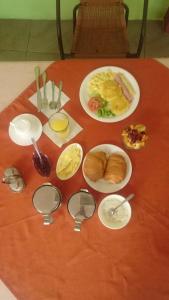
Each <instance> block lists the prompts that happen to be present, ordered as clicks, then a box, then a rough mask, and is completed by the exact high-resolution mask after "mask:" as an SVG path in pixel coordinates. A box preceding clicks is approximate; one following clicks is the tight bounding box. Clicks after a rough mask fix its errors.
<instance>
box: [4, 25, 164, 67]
mask: <svg viewBox="0 0 169 300" xmlns="http://www.w3.org/2000/svg"><path fill="white" fill-rule="evenodd" d="M139 28H140V23H139V22H137V21H130V22H129V27H128V32H129V40H130V45H131V50H134V49H136V46H137V40H138V31H139ZM62 29H63V37H64V46H65V50H66V51H67V52H69V49H70V45H71V38H72V22H71V21H64V22H63V27H62ZM141 56H142V57H169V34H168V33H164V32H163V30H162V22H160V21H149V22H148V26H147V37H146V41H145V45H144V48H143V51H142V54H141ZM58 58H59V51H58V45H57V38H56V27H55V21H32V20H0V61H24V60H29V61H34V60H39V61H43V60H44V61H48V60H56V59H58Z"/></svg>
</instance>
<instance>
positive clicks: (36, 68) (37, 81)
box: [34, 66, 40, 90]
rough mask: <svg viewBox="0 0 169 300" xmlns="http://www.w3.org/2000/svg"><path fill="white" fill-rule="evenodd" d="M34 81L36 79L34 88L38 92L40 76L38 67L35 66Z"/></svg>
mask: <svg viewBox="0 0 169 300" xmlns="http://www.w3.org/2000/svg"><path fill="white" fill-rule="evenodd" d="M34 71H35V79H36V86H37V90H39V76H40V68H39V66H36V67H35V69H34Z"/></svg>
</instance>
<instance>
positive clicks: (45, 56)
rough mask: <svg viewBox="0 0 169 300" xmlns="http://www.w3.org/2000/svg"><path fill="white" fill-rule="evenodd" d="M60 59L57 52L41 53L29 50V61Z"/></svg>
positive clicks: (27, 55)
mask: <svg viewBox="0 0 169 300" xmlns="http://www.w3.org/2000/svg"><path fill="white" fill-rule="evenodd" d="M58 59H60V57H59V55H58V54H56V53H40V52H27V54H26V60H28V61H36V60H37V61H48V60H49V61H53V60H58Z"/></svg>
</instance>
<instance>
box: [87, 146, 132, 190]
mask: <svg viewBox="0 0 169 300" xmlns="http://www.w3.org/2000/svg"><path fill="white" fill-rule="evenodd" d="M82 172H83V176H84V179H85V181H86V182H87V184H88V185H89V186H90V187H92V188H93V189H94V190H96V191H98V192H101V193H114V192H117V191H119V190H121V189H122V188H123V187H124V186H125V185H126V184H127V183H128V182H129V180H130V177H131V174H132V164H131V161H130V158H129V156H128V155H127V153H126V152H125V151H124V150H123V149H121V148H120V147H118V146H116V145H112V144H102V145H97V146H95V147H94V148H92V149H91V150H90V151H89V152H88V153H87V154H86V156H85V158H84V160H83V165H82Z"/></svg>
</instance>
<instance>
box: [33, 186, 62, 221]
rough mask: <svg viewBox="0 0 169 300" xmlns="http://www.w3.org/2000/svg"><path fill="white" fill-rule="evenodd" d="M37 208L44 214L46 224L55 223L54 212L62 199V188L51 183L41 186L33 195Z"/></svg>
mask: <svg viewBox="0 0 169 300" xmlns="http://www.w3.org/2000/svg"><path fill="white" fill-rule="evenodd" d="M32 201H33V205H34V207H35V209H36V210H37V211H38V212H39V213H40V214H42V215H43V218H44V221H43V224H44V225H49V224H51V223H53V217H52V215H51V214H52V212H54V211H55V210H57V209H58V208H59V206H60V204H61V201H62V195H61V192H60V190H59V189H58V188H57V187H55V186H53V185H52V184H51V183H45V184H43V185H41V186H39V187H38V188H37V189H36V190H35V192H34V194H33V197H32Z"/></svg>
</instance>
